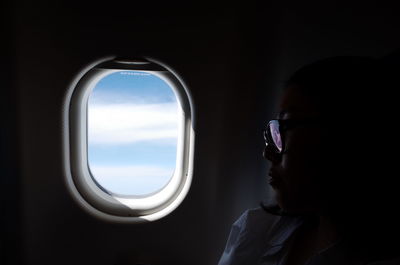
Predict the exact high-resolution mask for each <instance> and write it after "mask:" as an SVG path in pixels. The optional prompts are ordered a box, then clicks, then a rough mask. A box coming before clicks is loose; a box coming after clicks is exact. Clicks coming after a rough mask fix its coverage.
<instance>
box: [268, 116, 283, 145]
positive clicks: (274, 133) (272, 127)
mask: <svg viewBox="0 0 400 265" xmlns="http://www.w3.org/2000/svg"><path fill="white" fill-rule="evenodd" d="M269 133H270V134H271V138H272V141H273V142H274V145H275V147H276V148H277V149H278V151H279V152H282V138H281V133H280V131H279V122H278V121H277V120H273V121H271V122H270V123H269Z"/></svg>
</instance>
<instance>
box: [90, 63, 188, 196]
mask: <svg viewBox="0 0 400 265" xmlns="http://www.w3.org/2000/svg"><path fill="white" fill-rule="evenodd" d="M179 118H180V109H179V107H178V103H177V99H176V97H175V95H174V92H173V91H172V89H171V88H170V87H169V85H168V84H167V83H165V82H164V81H163V80H161V79H160V78H158V77H157V76H155V75H152V74H149V73H145V72H140V71H120V72H116V73H112V74H110V75H108V76H106V77H104V78H103V79H101V80H100V81H99V82H98V83H97V84H96V86H95V87H94V89H93V91H92V93H91V95H90V97H89V102H88V160H89V167H90V169H91V171H92V173H93V175H94V177H95V179H96V180H97V182H98V183H99V184H100V185H102V186H103V188H105V189H106V190H108V191H110V192H111V193H114V194H120V195H146V194H149V193H152V192H155V191H157V190H159V189H160V188H162V187H163V186H164V185H166V184H167V183H168V181H169V180H170V178H171V177H172V174H173V172H174V169H175V162H176V143H177V136H178V126H179V124H178V121H179Z"/></svg>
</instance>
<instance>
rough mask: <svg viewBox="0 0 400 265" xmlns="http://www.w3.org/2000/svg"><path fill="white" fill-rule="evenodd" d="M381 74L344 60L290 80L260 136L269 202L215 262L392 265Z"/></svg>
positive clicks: (238, 229)
mask: <svg viewBox="0 0 400 265" xmlns="http://www.w3.org/2000/svg"><path fill="white" fill-rule="evenodd" d="M389 69H390V70H392V68H388V65H387V64H386V63H383V60H375V59H372V58H369V57H355V56H342V57H334V58H327V59H323V60H320V61H317V62H315V63H313V64H310V65H307V66H305V67H303V68H301V69H300V70H298V71H297V72H296V73H294V75H293V76H292V77H291V78H290V80H289V81H288V83H287V85H286V89H285V91H284V95H283V97H282V99H281V104H280V111H279V114H278V117H277V118H276V119H273V120H271V121H270V122H268V125H267V126H266V130H265V132H264V137H265V141H266V148H265V151H264V157H265V158H266V159H267V160H269V161H270V163H271V166H270V172H269V176H270V179H269V184H270V185H271V186H272V188H273V189H274V191H275V198H276V204H275V205H263V207H262V208H259V209H253V210H249V211H246V212H245V213H244V214H243V215H242V216H241V217H240V218H239V220H238V221H236V222H235V224H234V225H233V227H232V230H231V234H230V236H229V239H228V243H227V246H226V248H225V251H224V253H223V255H222V257H221V259H220V262H219V264H220V265H227V264H229V265H233V264H264V265H269V264H280V265H292V264H296V265H303V264H307V265H317V264H342V265H344V264H382V265H383V264H400V259H396V256H397V255H399V256H400V251H399V249H398V246H399V245H400V236H399V235H400V233H399V227H398V226H399V224H400V222H399V219H398V218H396V216H397V212H396V209H397V208H399V206H398V205H397V203H398V196H397V193H398V188H397V186H396V185H394V183H395V180H396V178H395V171H393V169H395V167H394V165H396V163H395V162H394V163H392V162H393V158H395V157H391V156H390V155H389V154H390V153H391V149H394V142H393V140H394V139H395V137H394V136H395V134H393V133H394V126H393V123H394V121H395V119H394V118H393V117H394V113H395V112H394V111H393V109H394V108H395V105H394V104H393V103H391V102H392V101H393V99H394V97H391V96H390V92H391V90H393V88H394V86H393V85H394V84H395V82H393V81H394V78H393V75H391V74H390V72H391V71H388V70H389ZM393 240H395V242H399V243H395V242H394V243H393Z"/></svg>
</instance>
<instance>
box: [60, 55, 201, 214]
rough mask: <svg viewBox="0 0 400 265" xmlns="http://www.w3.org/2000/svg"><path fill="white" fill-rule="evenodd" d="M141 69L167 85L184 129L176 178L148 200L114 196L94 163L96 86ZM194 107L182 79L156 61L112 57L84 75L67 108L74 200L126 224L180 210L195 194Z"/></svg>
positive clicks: (66, 153) (66, 135)
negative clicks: (91, 121) (91, 106)
mask: <svg viewBox="0 0 400 265" xmlns="http://www.w3.org/2000/svg"><path fill="white" fill-rule="evenodd" d="M129 70H135V71H140V72H146V73H150V74H152V75H155V76H157V77H159V78H160V79H162V80H163V81H165V82H166V83H167V84H168V85H169V86H170V87H171V89H173V91H174V93H175V95H176V96H177V103H178V106H179V107H180V108H181V110H180V113H182V114H183V115H182V117H181V119H182V120H181V123H180V124H181V126H180V127H179V128H180V131H179V135H178V143H177V155H176V159H177V163H176V168H175V171H174V175H173V176H172V178H171V179H170V181H169V182H168V184H167V185H166V186H164V187H163V188H162V189H161V190H160V191H158V192H155V193H152V194H150V195H148V196H118V194H110V193H108V192H106V191H105V189H102V188H101V186H100V185H99V184H97V183H96V181H95V178H94V177H93V176H92V175H91V172H90V169H89V164H88V152H87V151H88V149H87V148H88V145H87V141H88V134H87V131H88V128H87V127H88V126H87V121H88V117H87V108H88V99H89V96H90V94H91V92H92V90H93V88H94V87H95V86H96V84H97V83H98V82H99V81H100V80H101V79H102V78H104V77H105V76H107V75H109V74H112V73H114V72H120V71H129ZM193 117H194V114H193V103H192V100H191V96H190V93H189V90H188V89H187V87H186V85H185V83H184V82H183V81H182V79H181V78H180V77H179V76H178V75H177V74H176V72H174V71H173V70H172V69H171V68H169V67H167V66H166V65H165V64H163V63H161V62H159V61H156V60H154V59H150V58H147V57H146V58H144V59H140V60H123V59H118V58H116V57H108V58H104V59H102V60H99V61H97V62H95V63H93V64H91V65H89V66H88V67H87V68H85V70H84V71H82V72H81V73H80V74H79V75H78V76H77V77H76V78H75V80H74V81H73V82H72V84H71V85H70V87H69V89H68V92H67V95H66V97H65V101H64V109H63V123H64V124H63V125H64V126H63V143H64V152H63V153H64V168H65V176H66V183H67V187H68V189H69V191H70V193H71V194H72V196H73V198H74V199H75V200H76V201H77V202H78V203H79V204H80V205H81V206H82V207H83V208H84V209H85V210H88V211H89V212H90V213H92V214H94V215H95V216H97V217H100V218H103V219H107V220H112V221H121V222H146V221H154V220H157V219H159V218H162V217H164V216H166V215H167V214H169V213H171V212H172V211H173V210H174V209H176V208H177V207H178V206H179V204H180V203H181V202H182V201H183V199H184V198H185V196H186V195H187V193H188V191H189V187H190V185H191V182H192V175H193V155H194V136H195V135H194V128H193V124H194V122H193Z"/></svg>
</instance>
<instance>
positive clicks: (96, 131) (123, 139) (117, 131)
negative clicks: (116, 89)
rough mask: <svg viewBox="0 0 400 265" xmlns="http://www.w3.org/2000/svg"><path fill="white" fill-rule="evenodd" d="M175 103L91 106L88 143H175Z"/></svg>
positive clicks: (176, 118)
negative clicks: (157, 141) (158, 141)
mask: <svg viewBox="0 0 400 265" xmlns="http://www.w3.org/2000/svg"><path fill="white" fill-rule="evenodd" d="M179 114H180V113H179V109H178V106H177V104H176V103H175V102H169V103H160V104H90V105H89V108H88V138H89V144H114V145H115V144H126V143H134V142H139V141H149V140H163V141H165V140H167V141H171V142H175V143H176V138H177V136H178V125H179V121H180V118H181V117H180V115H179Z"/></svg>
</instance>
